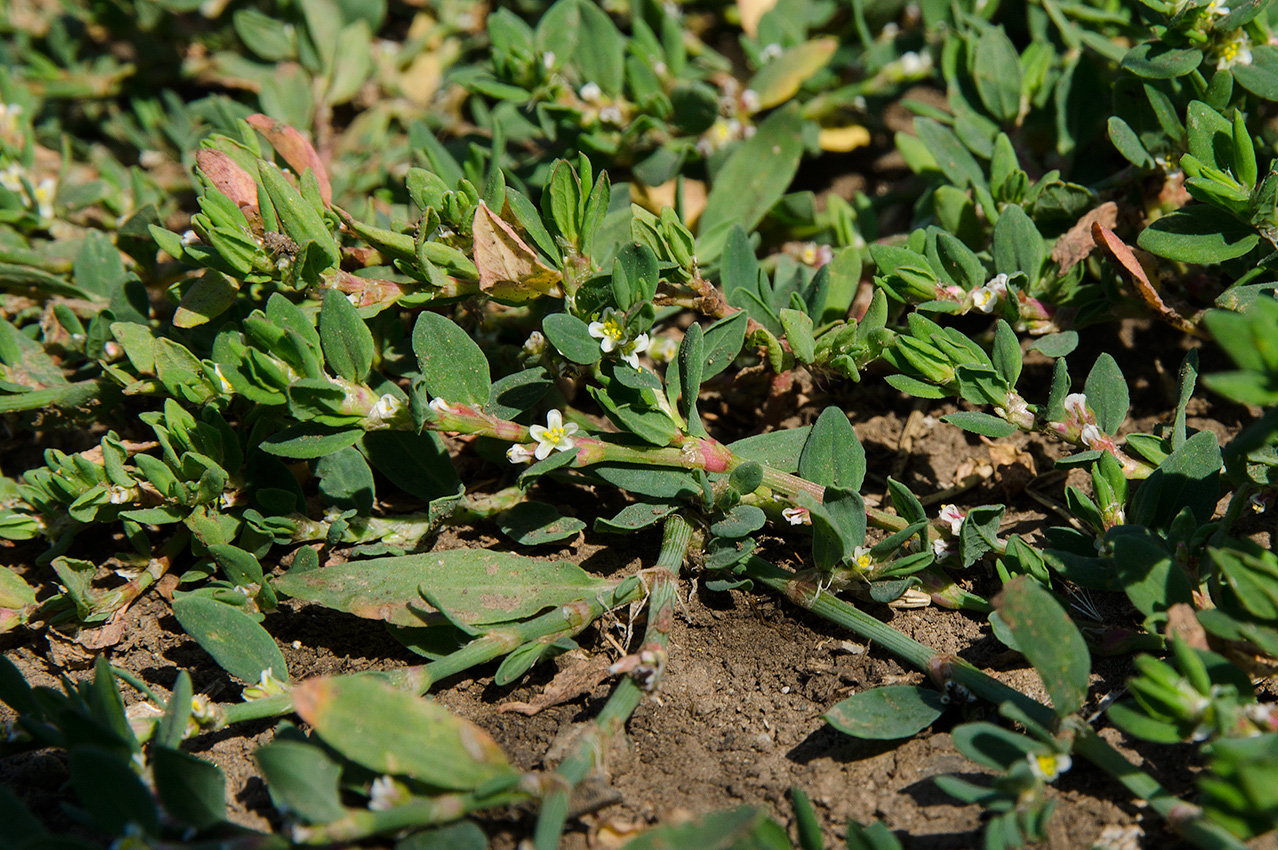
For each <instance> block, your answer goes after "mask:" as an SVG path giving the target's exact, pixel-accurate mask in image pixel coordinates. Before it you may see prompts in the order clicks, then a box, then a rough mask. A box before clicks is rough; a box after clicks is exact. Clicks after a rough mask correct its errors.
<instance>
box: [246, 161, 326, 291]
mask: <svg viewBox="0 0 1278 850" xmlns="http://www.w3.org/2000/svg"><path fill="white" fill-rule="evenodd" d="M258 174H259V176H260V178H261V181H262V187H263V188H265V189H266V194H267V195H268V196H269V197H270V199H271V204H272V205H273V206H274V207H275V212H276V213H277V214H278V215H279V217H280V224H281V225H282V226H283V227H284V232H285V233H287V234H288V236H289V238H290V239H292V240H293V241H294V242H296V243H297V245H298V247H299V248H303V249H305V248H306V246H307V245H313V246H314V250H315V251H317V252H318V255H317V256H318V257H319V259H320V265H319V268H318V269H317V271H324V270H326V269H330V268H332V267H333V266H336V265H337V263H338V260H339V259H340V258H341V253H340V251H339V250H338V247H337V241H336V240H335V239H333V234H332V232H331V231H330V230H329V229H328V225H326V224H325V223H324V218H323V216H321V215H320V213H319V210H317V209H315V207H314V206H312V205H311V203H310V202H309V201H307V200H306V199H305V198H303V197H302V196H301V195H300V194H299V193H298V191H297V190H296V189H294V188H293V187H292V186H291V185H290V184H289V182H288V181H287V180H285V179H284V175H283V174H281V173H280V170H279V169H278V168H276V167H275V166H274V165H273V164H271V163H265V162H263V163H261V164H260V165H259V166H258Z"/></svg>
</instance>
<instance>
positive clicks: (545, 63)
mask: <svg viewBox="0 0 1278 850" xmlns="http://www.w3.org/2000/svg"><path fill="white" fill-rule="evenodd" d="M541 65H542V67H543V68H545V69H546V70H547V71H549V70H550V69H551V68H553V67H555V51H553V50H547V51H546V52H545V53H543V54H542V55H541Z"/></svg>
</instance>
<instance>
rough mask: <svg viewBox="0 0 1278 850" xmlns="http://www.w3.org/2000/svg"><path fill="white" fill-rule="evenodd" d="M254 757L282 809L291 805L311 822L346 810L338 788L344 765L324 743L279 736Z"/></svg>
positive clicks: (276, 803)
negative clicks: (312, 742)
mask: <svg viewBox="0 0 1278 850" xmlns="http://www.w3.org/2000/svg"><path fill="white" fill-rule="evenodd" d="M253 757H254V758H255V759H257V764H258V766H259V767H260V768H261V769H262V773H263V774H264V775H265V776H266V781H267V787H268V788H269V789H270V792H271V799H272V800H274V801H275V805H276V806H278V807H279V808H280V809H285V808H286V807H287V809H288V810H289V811H292V812H296V813H297V814H298V815H300V816H301V817H302V819H303V820H305V821H308V822H310V823H328V822H329V821H334V820H337V819H338V818H340V817H342V816H343V815H344V814H346V809H345V808H344V807H343V806H342V797H341V793H340V792H339V791H338V782H339V781H340V780H341V776H342V766H341V765H340V764H339V763H338V762H337V761H336V760H335V759H333V758H332V757H331V756H329V754H328V753H326V752H325V751H324V750H323V749H321V748H320V747H318V746H316V745H314V744H310V743H306V742H304V741H297V740H289V739H284V740H281V739H279V738H276V739H275V740H274V741H272V742H271V743H269V744H267V745H266V746H265V747H262V748H261V749H259V750H258V751H257V752H256V753H254V754H253Z"/></svg>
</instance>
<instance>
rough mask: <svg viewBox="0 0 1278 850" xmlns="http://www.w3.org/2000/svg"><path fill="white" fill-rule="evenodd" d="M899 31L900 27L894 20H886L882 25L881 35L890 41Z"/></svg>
mask: <svg viewBox="0 0 1278 850" xmlns="http://www.w3.org/2000/svg"><path fill="white" fill-rule="evenodd" d="M900 32H901V27H900V25H899V24H897V23H896V22H895V21H888V22H887V23H886V24H884V25H883V30H882V37H883V40H884V41H891V40H892V39H894V38H896V36H897V34H898V33H900Z"/></svg>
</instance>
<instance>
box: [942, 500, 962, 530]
mask: <svg viewBox="0 0 1278 850" xmlns="http://www.w3.org/2000/svg"><path fill="white" fill-rule="evenodd" d="M939 519H940V520H941V522H948V523H949V524H950V533H951V534H958V533H959V532H960V531H962V530H963V520H964V519H966V515H965V514H964V513H963V512H962V511H961V510H959V509H958V507H956V506H955V505H941V514H940V517H939Z"/></svg>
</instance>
